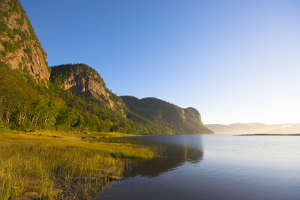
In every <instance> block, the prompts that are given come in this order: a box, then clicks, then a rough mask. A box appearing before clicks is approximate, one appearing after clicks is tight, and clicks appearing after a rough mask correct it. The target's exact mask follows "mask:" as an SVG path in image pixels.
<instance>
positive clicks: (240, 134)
mask: <svg viewBox="0 0 300 200" xmlns="http://www.w3.org/2000/svg"><path fill="white" fill-rule="evenodd" d="M234 136H300V134H299V133H297V134H240V135H234Z"/></svg>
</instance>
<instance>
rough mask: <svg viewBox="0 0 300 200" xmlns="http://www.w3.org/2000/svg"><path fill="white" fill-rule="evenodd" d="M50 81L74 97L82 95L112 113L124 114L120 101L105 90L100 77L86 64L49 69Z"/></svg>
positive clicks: (122, 104)
mask: <svg viewBox="0 0 300 200" xmlns="http://www.w3.org/2000/svg"><path fill="white" fill-rule="evenodd" d="M50 81H51V82H54V83H57V84H59V85H60V86H61V87H62V88H63V89H64V90H68V91H71V92H72V93H73V94H75V95H83V96H86V97H91V98H93V99H95V100H97V101H100V102H101V103H102V104H103V106H105V107H107V108H108V109H111V110H113V111H120V112H123V113H124V107H125V105H124V103H123V101H122V99H121V98H120V97H118V96H116V95H115V94H113V93H112V92H111V91H110V90H109V89H107V87H106V85H105V83H104V81H103V79H102V78H101V76H100V75H99V74H98V73H97V72H96V70H94V69H93V68H91V67H90V66H88V65H86V64H68V65H60V66H54V67H51V76H50Z"/></svg>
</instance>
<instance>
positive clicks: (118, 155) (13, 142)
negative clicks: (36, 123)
mask: <svg viewBox="0 0 300 200" xmlns="http://www.w3.org/2000/svg"><path fill="white" fill-rule="evenodd" d="M122 136H125V135H124V134H120V133H67V132H65V133H64V132H55V131H42V132H33V133H21V132H11V131H9V132H8V131H2V132H0V199H1V200H2V199H3V200H8V199H10V198H14V197H18V196H22V195H24V194H26V193H28V192H30V193H35V194H37V195H39V197H40V198H42V199H65V198H73V199H89V198H90V197H92V196H94V195H96V193H97V192H98V190H99V189H100V188H101V187H102V186H103V185H104V184H105V183H107V182H108V180H109V177H110V176H122V172H123V167H124V164H125V161H126V160H128V159H147V158H151V157H153V152H152V151H151V150H150V149H148V148H146V147H143V146H140V145H137V144H134V143H132V142H129V141H128V142H127V141H126V140H124V141H122V142H118V140H116V141H114V140H112V141H110V140H108V139H107V138H113V137H122ZM126 136H128V135H126Z"/></svg>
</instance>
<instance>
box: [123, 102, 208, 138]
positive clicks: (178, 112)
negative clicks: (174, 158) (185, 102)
mask: <svg viewBox="0 0 300 200" xmlns="http://www.w3.org/2000/svg"><path fill="white" fill-rule="evenodd" d="M121 98H122V99H123V101H124V102H125V104H126V105H127V106H128V107H129V109H130V110H131V111H132V112H134V113H136V114H137V115H139V116H141V117H143V118H146V119H148V120H150V121H151V122H154V123H157V124H160V125H162V126H165V127H168V128H170V129H171V130H173V132H174V133H212V131H211V130H209V129H208V128H206V127H205V126H204V125H203V123H202V121H201V117H200V113H199V112H198V111H197V110H196V109H194V108H186V109H183V108H181V107H178V106H176V105H173V104H170V103H168V102H165V101H163V100H160V99H157V98H144V99H137V98H135V97H132V96H122V97H121ZM133 120H135V119H133Z"/></svg>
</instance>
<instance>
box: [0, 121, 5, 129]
mask: <svg viewBox="0 0 300 200" xmlns="http://www.w3.org/2000/svg"><path fill="white" fill-rule="evenodd" d="M4 127H5V125H4V122H3V121H2V120H0V128H4Z"/></svg>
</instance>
